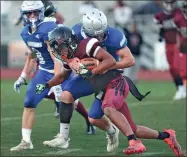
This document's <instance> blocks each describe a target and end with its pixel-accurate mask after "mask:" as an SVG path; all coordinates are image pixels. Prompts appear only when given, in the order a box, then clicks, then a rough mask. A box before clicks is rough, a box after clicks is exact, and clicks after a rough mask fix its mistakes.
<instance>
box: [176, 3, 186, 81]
mask: <svg viewBox="0 0 187 157" xmlns="http://www.w3.org/2000/svg"><path fill="white" fill-rule="evenodd" d="M186 9H187V1H186V0H185V1H184V2H183V4H182V8H181V9H176V10H175V11H174V13H173V19H174V23H175V25H176V26H177V29H178V32H179V49H180V69H179V70H180V76H181V77H182V78H183V80H186V79H187V69H186V65H187V14H186V13H187V11H186Z"/></svg>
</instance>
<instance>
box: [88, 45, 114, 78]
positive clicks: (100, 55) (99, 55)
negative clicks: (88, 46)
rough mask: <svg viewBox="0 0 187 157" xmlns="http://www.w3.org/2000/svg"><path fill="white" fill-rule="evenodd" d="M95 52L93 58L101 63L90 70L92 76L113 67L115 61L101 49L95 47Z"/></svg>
mask: <svg viewBox="0 0 187 157" xmlns="http://www.w3.org/2000/svg"><path fill="white" fill-rule="evenodd" d="M96 50H97V51H95V56H94V57H95V58H96V59H98V60H99V61H101V63H100V64H99V65H98V66H97V67H96V68H94V69H93V70H92V73H93V74H94V75H96V74H102V73H104V72H105V71H108V70H109V69H111V68H112V67H114V66H115V64H116V61H115V59H114V58H113V57H112V56H111V55H110V54H109V53H108V52H107V51H106V50H105V49H103V48H101V47H97V48H96Z"/></svg>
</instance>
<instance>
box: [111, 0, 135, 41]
mask: <svg viewBox="0 0 187 157" xmlns="http://www.w3.org/2000/svg"><path fill="white" fill-rule="evenodd" d="M113 13H114V21H115V25H116V27H119V28H120V29H122V30H123V31H124V34H125V36H126V38H127V40H128V35H129V31H128V26H129V24H130V23H131V19H132V9H131V8H130V7H129V6H128V5H127V4H126V3H125V2H124V1H123V0H118V1H117V2H116V6H115V8H114V10H113Z"/></svg>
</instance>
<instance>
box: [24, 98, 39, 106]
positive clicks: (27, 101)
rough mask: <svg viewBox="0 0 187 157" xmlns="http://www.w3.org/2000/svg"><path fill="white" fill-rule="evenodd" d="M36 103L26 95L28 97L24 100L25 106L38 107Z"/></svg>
mask: <svg viewBox="0 0 187 157" xmlns="http://www.w3.org/2000/svg"><path fill="white" fill-rule="evenodd" d="M36 105H37V104H36V103H35V102H34V101H33V99H32V98H30V97H27V96H26V98H25V100H24V107H26V108H36Z"/></svg>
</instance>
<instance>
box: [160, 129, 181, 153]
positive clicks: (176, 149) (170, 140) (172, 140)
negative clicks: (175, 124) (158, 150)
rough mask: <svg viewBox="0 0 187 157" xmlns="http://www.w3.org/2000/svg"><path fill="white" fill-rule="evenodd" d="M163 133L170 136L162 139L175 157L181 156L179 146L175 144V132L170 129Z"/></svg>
mask: <svg viewBox="0 0 187 157" xmlns="http://www.w3.org/2000/svg"><path fill="white" fill-rule="evenodd" d="M164 132H167V133H168V134H169V135H170V136H169V138H166V139H164V142H166V143H167V144H168V145H169V147H170V148H171V149H172V150H173V152H174V153H175V155H176V156H183V152H182V149H181V146H180V144H179V143H178V142H177V139H176V134H175V131H174V130H172V129H168V130H167V129H164Z"/></svg>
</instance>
